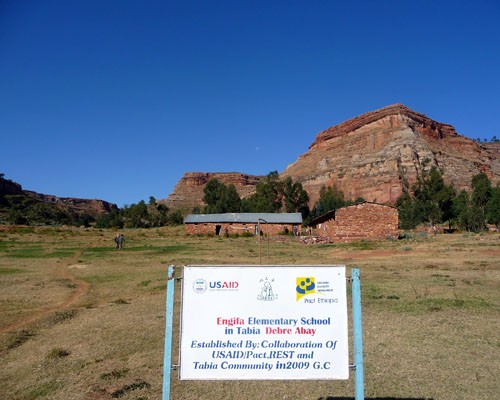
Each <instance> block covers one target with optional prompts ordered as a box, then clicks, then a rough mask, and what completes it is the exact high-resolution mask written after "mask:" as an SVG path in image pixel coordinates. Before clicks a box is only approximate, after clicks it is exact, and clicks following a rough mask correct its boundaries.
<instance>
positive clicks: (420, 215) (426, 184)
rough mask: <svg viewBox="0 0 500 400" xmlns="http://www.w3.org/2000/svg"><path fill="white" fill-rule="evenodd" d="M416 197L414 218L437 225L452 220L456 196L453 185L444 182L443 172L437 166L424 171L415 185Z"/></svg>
mask: <svg viewBox="0 0 500 400" xmlns="http://www.w3.org/2000/svg"><path fill="white" fill-rule="evenodd" d="M413 193H414V199H415V207H414V212H415V216H414V220H415V222H417V223H423V222H428V223H430V224H432V225H436V224H439V223H442V222H446V221H450V220H451V219H452V217H453V198H454V197H455V196H456V192H455V189H454V187H453V185H446V184H445V183H444V180H443V177H442V175H441V172H440V171H439V169H438V168H437V167H436V166H432V167H431V169H430V170H429V171H426V170H425V164H424V168H423V169H422V173H421V174H420V176H419V177H418V178H417V182H415V184H414V185H413Z"/></svg>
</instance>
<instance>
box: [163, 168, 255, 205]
mask: <svg viewBox="0 0 500 400" xmlns="http://www.w3.org/2000/svg"><path fill="white" fill-rule="evenodd" d="M211 179H217V180H218V181H219V182H221V183H223V184H224V185H226V186H229V185H234V187H235V188H236V191H237V192H238V194H239V196H240V197H241V198H244V197H247V196H248V195H250V194H252V193H253V192H254V191H255V186H256V185H257V183H258V182H259V180H260V179H261V177H259V176H255V175H248V174H242V173H239V172H186V173H185V174H184V176H183V177H182V178H181V180H180V181H179V182H178V183H177V185H176V186H175V188H174V191H173V192H172V193H171V194H170V195H169V196H168V198H167V199H165V200H160V201H159V202H160V203H163V204H165V205H166V206H167V207H169V208H171V209H175V210H179V209H180V210H186V211H191V210H192V209H193V208H194V207H203V206H204V203H203V196H204V193H203V189H204V187H205V184H206V183H207V182H208V181H209V180H211Z"/></svg>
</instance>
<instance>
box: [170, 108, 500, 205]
mask: <svg viewBox="0 0 500 400" xmlns="http://www.w3.org/2000/svg"><path fill="white" fill-rule="evenodd" d="M499 155H500V143H499V142H491V143H478V142H476V141H474V140H472V139H469V138H466V137H465V136H462V135H460V134H458V133H457V132H456V131H455V128H454V127H453V126H452V125H449V124H444V123H441V122H437V121H434V120H432V119H430V118H428V117H427V116H425V115H424V114H420V113H418V112H416V111H413V110H411V109H410V108H408V107H406V106H404V105H402V104H394V105H390V106H387V107H384V108H381V109H379V110H376V111H372V112H368V113H365V114H362V115H360V116H358V117H356V118H353V119H350V120H348V121H345V122H342V123H340V124H338V125H335V126H333V127H331V128H328V129H326V130H324V131H322V132H320V133H319V134H317V135H316V138H315V139H314V141H313V142H312V144H311V145H310V146H309V150H308V151H307V152H306V153H304V154H302V155H301V156H300V157H299V158H298V159H297V160H296V161H295V162H293V163H292V164H290V165H289V166H288V167H287V168H286V169H285V171H283V172H282V173H281V174H280V177H281V178H286V177H291V178H292V179H293V181H294V182H300V183H301V184H302V186H303V188H304V189H305V190H306V191H307V192H308V194H309V198H310V206H311V207H312V206H313V205H314V204H315V203H316V201H317V200H318V199H319V191H320V189H321V187H322V186H332V185H334V184H335V185H336V186H337V187H338V188H339V189H340V190H342V191H343V192H344V194H345V196H346V198H348V199H356V198H359V197H362V198H363V199H365V200H367V201H371V202H378V203H385V204H394V203H395V201H396V199H397V198H398V197H399V196H400V195H401V193H402V192H403V190H404V188H405V187H406V188H409V187H411V185H412V184H413V183H414V182H415V181H416V179H417V176H418V175H419V174H420V173H421V171H422V168H423V165H424V164H425V163H427V164H428V165H429V166H433V165H435V166H436V167H438V168H439V170H440V171H441V173H442V176H443V178H444V180H445V182H446V183H453V184H454V185H455V187H456V188H457V189H458V190H461V189H466V190H469V189H470V183H471V178H472V176H474V175H476V174H478V173H480V172H484V173H485V174H486V175H487V176H488V177H489V179H490V181H491V182H492V184H493V185H496V184H497V183H499V182H500V157H499ZM269 170H270V171H271V170H272V166H271V167H270V168H269ZM210 178H217V179H219V180H220V181H221V182H223V183H224V184H226V185H228V184H234V185H235V187H236V189H237V191H238V192H239V194H240V197H242V198H243V197H245V196H248V195H250V194H252V193H253V192H254V190H255V185H256V184H257V182H258V181H259V179H261V177H257V176H253V175H248V174H245V173H239V172H231V173H213V172H211V173H210V172H186V173H185V174H184V176H183V177H182V178H181V180H180V181H179V182H178V183H177V185H176V186H175V188H174V191H173V192H172V193H171V194H170V195H169V196H168V197H167V198H166V199H164V200H162V202H163V203H164V204H165V205H167V206H168V207H169V208H171V209H186V210H190V209H192V207H193V206H202V205H203V188H204V185H205V184H206V183H207V182H208V180H209V179H210Z"/></svg>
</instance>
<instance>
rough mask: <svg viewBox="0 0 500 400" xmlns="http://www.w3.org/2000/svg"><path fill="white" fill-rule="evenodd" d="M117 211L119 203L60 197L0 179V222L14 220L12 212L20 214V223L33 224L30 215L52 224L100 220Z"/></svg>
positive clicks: (1, 177) (0, 177)
mask: <svg viewBox="0 0 500 400" xmlns="http://www.w3.org/2000/svg"><path fill="white" fill-rule="evenodd" d="M115 210H118V207H117V206H116V204H113V203H109V202H107V201H104V200H97V199H78V198H72V197H57V196H54V195H48V194H41V193H37V192H33V191H30V190H24V189H23V188H22V186H21V185H20V184H19V183H16V182H13V181H12V180H10V179H5V178H4V177H3V176H0V221H3V220H4V219H6V218H5V217H6V216H7V215H8V214H9V213H10V214H11V217H12V213H13V212H15V213H17V215H18V217H19V221H21V220H26V222H30V221H29V219H30V215H33V216H35V215H36V218H37V219H38V218H41V219H43V220H45V222H47V223H50V222H56V220H57V219H61V220H71V219H76V220H78V219H79V218H81V217H84V216H87V217H92V218H97V217H99V216H100V215H102V214H108V213H110V212H112V211H115ZM10 219H12V218H10ZM19 223H20V222H19Z"/></svg>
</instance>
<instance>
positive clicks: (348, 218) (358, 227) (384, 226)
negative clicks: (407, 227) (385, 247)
mask: <svg viewBox="0 0 500 400" xmlns="http://www.w3.org/2000/svg"><path fill="white" fill-rule="evenodd" d="M398 222H399V216H398V209H397V208H395V207H392V206H387V205H383V204H377V203H370V202H364V203H359V204H354V205H351V206H346V207H342V208H339V209H337V210H333V211H330V212H328V213H326V214H323V215H321V216H320V217H318V218H316V219H315V220H313V221H312V223H311V226H312V227H313V228H314V233H315V234H316V235H318V236H327V237H329V238H330V240H331V241H332V242H353V241H357V240H386V239H390V238H394V239H397V238H398Z"/></svg>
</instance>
